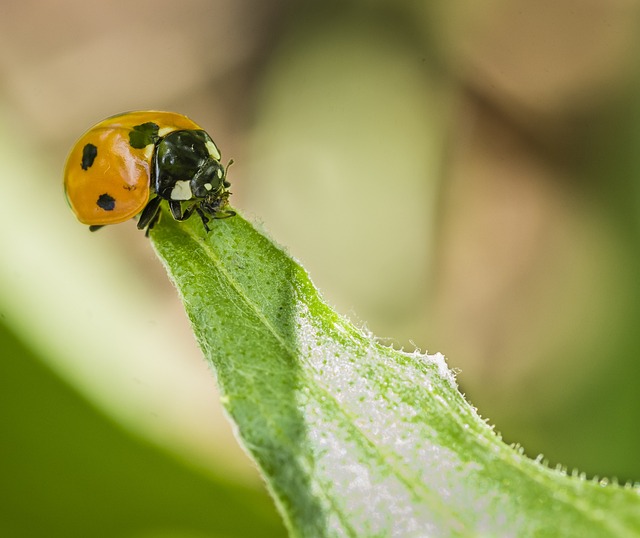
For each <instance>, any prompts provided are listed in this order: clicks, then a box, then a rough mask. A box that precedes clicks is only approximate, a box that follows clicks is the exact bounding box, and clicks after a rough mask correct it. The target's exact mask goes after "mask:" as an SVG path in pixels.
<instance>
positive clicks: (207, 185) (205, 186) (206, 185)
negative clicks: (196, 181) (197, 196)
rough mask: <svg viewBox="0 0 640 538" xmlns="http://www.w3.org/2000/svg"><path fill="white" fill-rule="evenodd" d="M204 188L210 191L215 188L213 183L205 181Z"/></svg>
mask: <svg viewBox="0 0 640 538" xmlns="http://www.w3.org/2000/svg"><path fill="white" fill-rule="evenodd" d="M204 188H205V189H207V190H208V191H210V190H211V189H213V185H212V184H211V183H205V184H204Z"/></svg>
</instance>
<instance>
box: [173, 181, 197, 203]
mask: <svg viewBox="0 0 640 538" xmlns="http://www.w3.org/2000/svg"><path fill="white" fill-rule="evenodd" d="M191 198H193V193H192V192H191V185H190V184H189V180H183V181H176V184H175V185H174V186H173V189H172V190H171V199H172V200H191Z"/></svg>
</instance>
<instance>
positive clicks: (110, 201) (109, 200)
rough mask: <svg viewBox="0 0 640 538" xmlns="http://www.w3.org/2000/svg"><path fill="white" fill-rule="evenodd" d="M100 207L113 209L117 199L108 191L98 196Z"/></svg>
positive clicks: (106, 209) (107, 209) (108, 209)
mask: <svg viewBox="0 0 640 538" xmlns="http://www.w3.org/2000/svg"><path fill="white" fill-rule="evenodd" d="M96 203H97V204H98V207H99V208H100V209H104V210H105V211H113V210H114V209H115V207H116V200H115V198H114V197H113V196H109V195H108V194H107V193H106V192H105V193H104V194H101V195H100V196H98V201H97V202H96Z"/></svg>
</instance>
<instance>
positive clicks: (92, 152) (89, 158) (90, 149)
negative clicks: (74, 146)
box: [81, 144, 98, 170]
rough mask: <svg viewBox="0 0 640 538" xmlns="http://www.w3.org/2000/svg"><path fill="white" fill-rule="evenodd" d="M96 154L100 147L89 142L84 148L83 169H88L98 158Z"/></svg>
mask: <svg viewBox="0 0 640 538" xmlns="http://www.w3.org/2000/svg"><path fill="white" fill-rule="evenodd" d="M96 155H98V148H97V147H95V146H94V145H93V144H87V145H86V146H85V147H84V148H83V149H82V163H81V166H82V169H83V170H88V169H89V168H91V166H92V165H93V161H95V160H96Z"/></svg>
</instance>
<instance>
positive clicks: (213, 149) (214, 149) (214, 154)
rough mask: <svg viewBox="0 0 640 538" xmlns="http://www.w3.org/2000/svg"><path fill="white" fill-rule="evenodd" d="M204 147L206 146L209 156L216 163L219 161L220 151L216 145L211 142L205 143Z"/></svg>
mask: <svg viewBox="0 0 640 538" xmlns="http://www.w3.org/2000/svg"><path fill="white" fill-rule="evenodd" d="M205 146H207V151H208V152H209V155H211V156H212V157H213V158H214V159H215V160H216V161H219V160H220V158H221V155H220V151H219V150H218V148H217V147H216V145H215V144H214V143H213V141H212V140H209V141H207V143H206V144H205Z"/></svg>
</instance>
